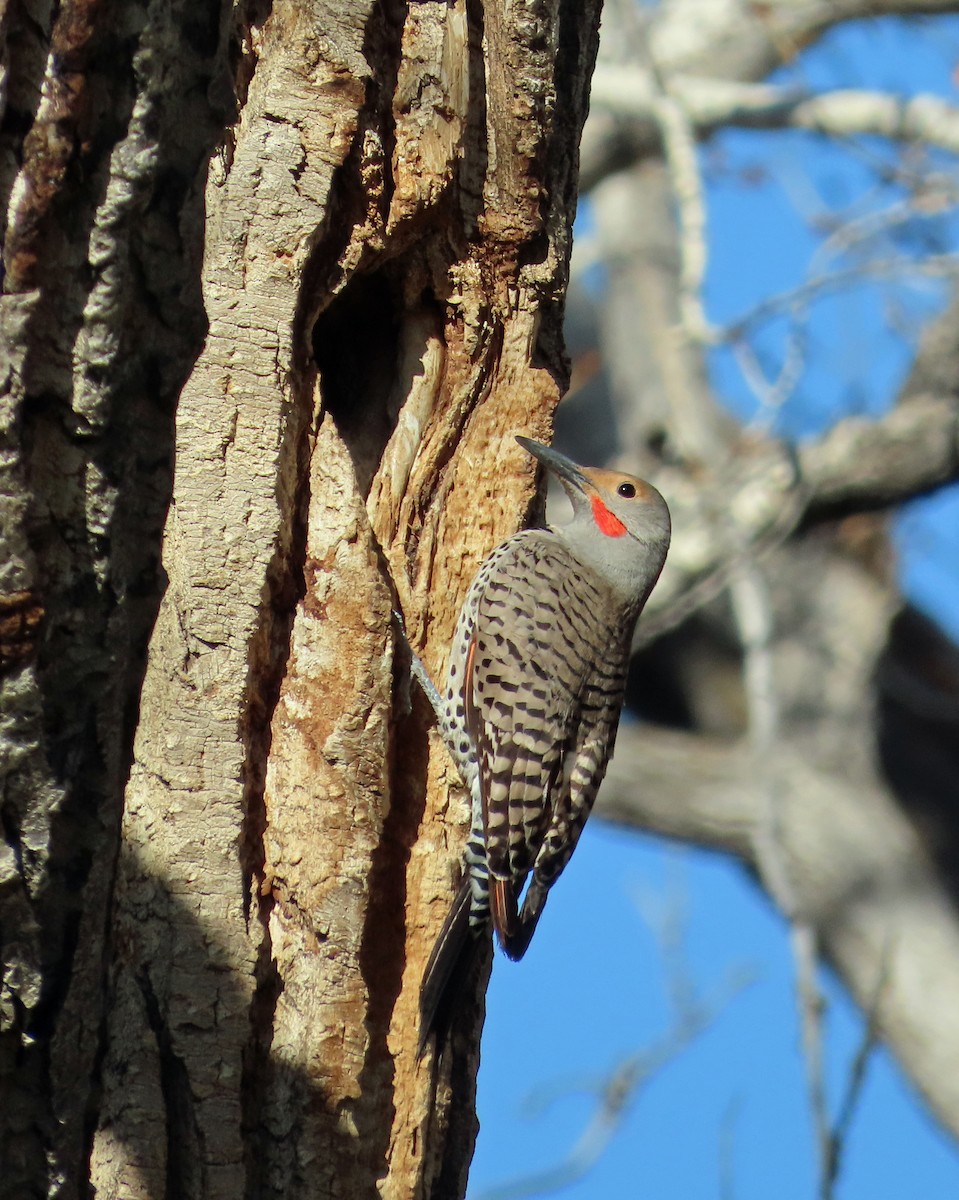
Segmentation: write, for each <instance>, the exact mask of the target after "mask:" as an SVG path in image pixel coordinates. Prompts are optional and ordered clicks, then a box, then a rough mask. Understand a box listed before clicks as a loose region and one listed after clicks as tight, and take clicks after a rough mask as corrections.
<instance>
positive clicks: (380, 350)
mask: <svg viewBox="0 0 959 1200" xmlns="http://www.w3.org/2000/svg"><path fill="white" fill-rule="evenodd" d="M401 305H402V298H401V296H400V294H399V290H398V289H397V288H394V287H393V285H392V284H391V283H390V281H389V280H388V279H387V278H386V276H385V275H384V274H383V273H382V272H380V273H377V274H375V275H358V276H356V277H355V278H354V279H352V280H351V281H350V283H349V284H348V285H347V286H346V287H345V288H344V289H343V291H342V292H341V293H340V295H339V296H337V297H336V299H335V300H334V301H333V302H332V304H331V305H330V306H329V308H327V309H326V310H325V311H324V312H323V313H322V314H321V315H320V317H319V318H318V319H317V322H316V324H315V325H314V327H313V354H314V356H315V358H316V364H317V367H318V368H319V372H320V385H321V388H322V392H323V405H324V408H325V410H326V411H327V412H328V413H329V414H330V416H331V417H332V418H333V420H334V422H335V423H336V428H337V430H338V431H339V433H340V436H341V437H342V438H343V441H344V442H345V443H346V446H347V449H348V450H349V452H350V455H351V456H352V458H353V465H354V467H355V469H356V478H357V482H358V484H359V487H360V490H361V491H362V493H363V495H364V496H365V495H366V494H367V493H368V492H369V488H370V482H371V480H372V478H373V474H374V472H375V471H376V468H377V466H378V465H379V462H380V459H381V457H382V455H383V451H384V449H385V448H386V443H387V442H388V441H389V438H390V434H391V433H392V432H393V428H394V426H395V425H396V416H397V404H398V397H397V396H396V394H395V393H396V382H397V374H398V358H399V348H400V326H399V322H398V320H397V313H398V312H400V311H401Z"/></svg>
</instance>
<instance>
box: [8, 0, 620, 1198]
mask: <svg viewBox="0 0 959 1200" xmlns="http://www.w3.org/2000/svg"><path fill="white" fill-rule="evenodd" d="M0 20H2V22H3V24H2V27H0V28H2V32H3V34H4V37H5V46H6V59H5V62H6V66H7V80H6V82H7V87H6V93H5V97H6V102H7V111H6V116H7V122H6V124H5V126H4V129H5V136H6V143H5V146H4V158H3V160H2V164H0V166H2V171H3V180H2V181H3V186H4V195H5V197H7V198H9V219H8V229H7V239H6V259H5V267H6V293H7V294H6V295H5V296H4V298H3V321H4V327H3V334H4V338H5V340H6V345H7V347H8V348H9V349H10V350H11V354H10V358H9V361H8V363H7V364H6V365H5V370H4V378H5V385H6V387H5V392H6V398H7V401H8V405H7V407H6V408H5V410H4V411H5V417H4V436H5V438H6V439H7V446H8V449H7V452H6V457H5V459H4V468H3V469H4V486H3V503H4V505H5V506H6V509H7V511H6V513H5V517H6V518H7V519H6V520H5V522H4V536H5V538H9V553H8V554H7V555H5V556H4V561H5V564H6V565H5V567H4V573H3V597H4V611H3V614H2V619H3V624H2V626H0V634H2V637H3V647H4V654H5V658H4V665H5V666H6V667H7V668H8V670H7V673H6V675H5V676H4V683H5V687H6V692H5V699H4V710H3V711H4V723H5V728H4V739H5V757H4V776H5V790H4V798H3V821H4V835H5V840H4V842H3V844H2V848H3V854H4V856H5V857H4V858H3V859H2V860H0V861H2V867H0V869H2V872H3V874H2V879H3V888H2V891H0V905H2V917H3V920H2V926H0V928H2V929H3V930H4V935H3V944H2V951H3V955H4V973H3V992H2V1008H0V1023H2V1024H0V1030H2V1032H0V1037H2V1039H3V1040H2V1049H0V1054H2V1058H0V1091H2V1096H3V1102H2V1103H0V1138H2V1139H3V1142H2V1145H3V1161H4V1175H3V1184H2V1189H3V1190H7V1189H8V1188H12V1189H13V1191H14V1192H16V1191H17V1189H18V1188H19V1189H20V1192H19V1193H18V1194H30V1195H46V1194H53V1193H54V1192H56V1193H57V1194H62V1195H72V1194H73V1195H75V1194H78V1193H79V1192H80V1191H82V1190H84V1189H85V1188H86V1187H88V1186H93V1187H95V1188H96V1190H97V1193H98V1195H101V1196H106V1197H110V1196H117V1197H121V1196H122V1197H124V1200H129V1198H131V1197H136V1196H143V1197H147V1196H155V1195H159V1194H171V1195H172V1194H176V1195H182V1196H197V1197H199V1196H203V1197H216V1196H224V1197H227V1196H229V1197H231V1198H234V1197H236V1196H238V1195H241V1194H244V1193H245V1194H248V1195H251V1196H253V1195H255V1196H269V1195H277V1196H279V1195H283V1196H301V1195H302V1196H307V1195H309V1196H334V1195H342V1196H350V1197H354V1196H366V1195H373V1194H382V1195H387V1196H404V1197H405V1196H412V1195H424V1196H425V1195H435V1196H444V1197H445V1196H456V1195H460V1194H462V1193H463V1191H464V1190H465V1178H466V1170H467V1167H468V1163H469V1158H470V1154H471V1149H472V1142H473V1138H474V1136H475V1130H476V1122H475V1112H474V1107H473V1093H474V1084H475V1071H476V1064H477V1039H478V1031H479V1025H480V1022H481V1004H480V1003H479V1002H478V1001H477V1004H476V1005H475V1007H473V1009H472V1010H470V1009H469V1006H468V1005H467V1006H466V1008H465V1009H464V1013H463V1018H462V1028H457V1029H456V1030H454V1034H453V1038H452V1042H451V1045H450V1047H449V1048H448V1051H447V1053H446V1054H445V1055H444V1056H443V1058H442V1061H441V1062H438V1063H437V1062H434V1061H432V1060H431V1058H430V1057H429V1056H427V1057H426V1058H424V1059H423V1060H422V1061H417V1059H416V1053H415V1051H416V1045H417V1040H418V1032H419V1031H418V1028H417V993H418V988H419V981H420V975H421V973H422V969H423V966H424V964H425V960H426V956H427V954H428V952H429V948H430V943H431V940H432V937H433V936H434V934H435V932H436V930H437V929H438V926H439V924H440V922H441V921H442V918H443V915H444V910H445V907H446V905H447V903H448V902H449V900H450V898H451V896H452V893H453V888H454V882H455V876H456V873H457V870H458V861H459V856H460V850H461V840H462V835H463V829H464V822H465V808H464V806H463V804H462V802H461V798H459V797H458V794H457V790H456V780H455V777H454V773H453V771H452V768H451V767H450V766H449V764H448V763H447V762H446V760H445V757H444V753H443V751H442V750H441V749H440V748H439V746H438V745H437V744H436V742H435V741H434V740H433V738H432V735H430V734H429V733H428V728H427V727H428V720H427V714H426V712H425V711H424V707H423V704H422V701H421V698H419V697H418V696H414V704H413V709H412V712H408V711H407V704H406V702H407V698H408V691H407V685H406V681H405V678H404V669H403V665H402V663H400V662H398V661H397V656H396V654H395V629H394V627H393V624H392V621H391V612H392V610H393V609H394V607H399V608H401V609H402V611H403V613H404V615H405V619H406V623H407V629H408V631H409V635H410V637H411V639H412V640H413V642H414V643H415V644H416V646H417V647H418V648H419V649H420V650H421V651H422V653H423V654H424V657H425V659H426V661H427V662H428V664H429V665H430V666H431V667H432V668H433V670H434V671H436V672H437V673H439V671H440V669H441V667H442V664H443V659H444V648H445V645H446V643H447V641H448V638H449V635H450V631H451V628H452V624H453V620H454V618H455V614H456V611H457V608H458V605H459V602H460V599H461V597H462V595H463V594H464V592H465V589H466V587H467V585H468V583H469V580H470V577H471V574H472V572H473V570H474V568H475V565H476V563H477V561H478V560H479V559H480V558H481V557H482V556H483V555H485V553H486V552H487V551H488V550H489V549H490V548H491V546H492V545H493V544H495V543H496V542H497V541H499V540H500V539H502V538H503V537H504V536H506V535H507V534H509V533H510V532H512V531H513V530H515V529H516V528H517V527H518V526H519V524H520V523H521V521H522V519H523V518H524V516H525V515H526V512H527V509H528V507H529V504H530V500H531V496H532V489H533V483H534V472H533V469H532V466H531V465H530V464H529V463H528V462H527V461H524V456H523V454H522V452H521V451H520V449H519V447H517V446H516V445H515V443H514V441H513V434H514V433H517V432H525V433H531V434H533V435H534V436H537V437H541V438H545V439H548V438H549V432H550V425H551V414H552V409H553V407H554V406H555V404H556V401H557V399H558V397H559V395H560V394H561V392H562V390H563V388H564V386H565V377H566V362H565V358H564V354H563V351H562V335H561V320H562V309H563V291H564V287H565V280H566V273H567V264H568V255H569V244H570V227H571V222H572V217H573V211H574V205H575V195H576V162H577V146H578V139H579V134H580V130H581V127H582V123H583V120H584V118H585V111H586V97H587V89H588V79H589V73H590V71H591V68H592V62H593V59H594V57H595V50H596V37H597V32H596V31H597V24H598V6H597V5H594V4H587V5H583V4H578V3H576V4H573V3H566V2H560V0H557V2H556V3H553V4H549V5H544V6H541V7H537V8H534V9H524V10H523V13H522V14H516V13H512V14H510V13H507V12H506V11H504V10H503V8H502V6H500V5H488V6H485V5H483V4H480V3H472V2H470V3H466V0H458V2H454V3H446V2H445V0H444V2H442V3H439V2H436V3H433V2H430V0H427V2H425V3H421V4H416V5H411V6H406V5H401V4H385V5H377V4H373V3H355V2H347V0H340V2H339V3H320V2H319V0H313V2H309V3H304V2H302V0H275V2H274V3H273V4H272V5H257V4H254V3H250V4H248V5H245V6H238V7H237V8H236V9H235V11H234V12H233V14H232V15H231V14H228V12H227V11H226V6H225V5H222V4H219V3H217V4H214V3H208V4H202V5H200V4H195V3H191V4H186V3H183V4H178V3H172V4H170V3H167V4H160V3H149V2H147V0H143V2H142V3H126V4H122V5H117V4H115V5H110V4H108V3H95V2H93V0H90V2H88V3H85V4H83V3H79V2H77V3H72V4H64V5H62V6H61V8H60V9H59V11H58V12H57V13H56V16H55V18H54V9H53V5H52V4H44V3H42V2H40V0H38V2H36V3H33V4H30V3H28V2H27V0H24V3H22V4H20V5H17V4H12V5H6V6H4V7H3V9H2V15H0ZM231 90H232V91H235V94H236V97H237V101H236V114H235V119H234V120H233V121H232V123H231V121H230V117H231V110H232V105H233V101H232V98H231ZM38 99H39V106H38ZM25 131H26V133H25V136H24V132H25ZM214 146H216V151H215V154H214V155H213V158H212V162H211V163H210V170H209V176H208V179H207V181H206V186H205V194H204V186H203V181H204V178H205V174H206V167H207V162H208V159H209V156H210V152H211V150H212V149H213V148H214ZM201 238H202V239H203V240H202V242H201ZM201 244H202V247H203V249H202V263H201V261H200V247H201ZM201 287H202V306H201V294H200V288H201ZM205 322H206V323H208V328H207V329H206V340H205V343H203V345H202V352H200V348H201V341H202V339H203V334H204V329H205V328H206V325H205ZM198 353H199V357H198V358H196V356H197V354H198ZM194 358H196V365H195V367H194V369H193V371H192V374H190V377H189V381H188V382H187V384H186V386H185V387H183V390H182V394H180V398H179V408H178V411H177V416H176V431H175V439H176V441H175V447H174V443H173V439H174V423H173V414H174V408H175V402H176V398H177V394H178V393H179V392H180V388H181V386H182V384H183V381H184V379H185V377H186V376H187V374H188V373H189V372H190V367H191V365H192V363H193V360H194ZM174 450H175V461H176V484H175V487H174V488H173V489H172V493H171V487H172V463H173V461H174ZM168 503H169V505H170V507H169V516H168V519H167V523H166V531H165V535H164V538H163V561H162V568H161V567H160V565H159V562H158V552H159V548H160V535H161V527H162V522H163V517H164V513H165V510H166V507H167V504H168ZM164 579H165V580H166V591H165V594H164V595H163V599H162V603H160V595H161V591H162V583H163V581H164ZM158 603H160V607H159V612H157V605H158ZM154 617H156V625H155V629H154V631H153V635H152V640H151V642H150V650H149V665H148V666H146V671H145V676H144V666H145V664H144V650H145V643H146V638H147V635H148V632H149V629H150V626H151V623H152V622H153V620H154ZM141 683H142V694H141V693H140V685H141ZM138 697H139V724H138V725H137V727H136V737H135V743H134V742H133V729H134V726H135V725H136V719H135V714H136V712H137V702H138ZM131 753H132V767H131V765H130V764H131ZM128 769H129V772H130V775H129V783H128V786H127V788H126V794H125V803H122V797H123V785H124V781H125V776H126V773H127V771H128Z"/></svg>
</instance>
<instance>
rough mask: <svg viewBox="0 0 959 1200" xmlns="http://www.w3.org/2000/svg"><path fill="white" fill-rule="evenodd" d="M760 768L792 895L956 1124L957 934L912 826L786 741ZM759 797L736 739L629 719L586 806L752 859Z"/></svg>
mask: <svg viewBox="0 0 959 1200" xmlns="http://www.w3.org/2000/svg"><path fill="white" fill-rule="evenodd" d="M769 771H770V777H771V778H772V779H773V781H774V783H775V786H776V787H777V789H778V791H779V794H780V797H781V799H782V805H783V813H784V826H783V839H784V846H785V853H786V855H787V857H788V860H789V863H790V869H791V877H792V879H793V881H794V886H795V888H796V895H797V902H798V903H799V904H800V906H801V908H802V911H803V912H804V913H805V914H806V915H807V917H808V919H809V921H810V922H811V924H812V925H813V927H814V928H815V930H816V933H817V937H818V939H819V943H820V945H821V946H822V948H823V950H824V952H825V954H826V956H827V957H828V958H829V959H830V960H831V961H832V962H833V963H834V964H835V966H836V967H837V969H838V970H839V972H840V974H841V975H842V977H843V978H844V979H845V981H846V982H847V984H848V986H849V987H850V989H851V990H852V992H853V995H854V996H855V998H856V1000H857V1002H858V1003H859V1004H860V1005H861V1006H862V1007H863V1009H864V1011H866V1012H871V1011H872V1010H874V1009H876V1010H877V1011H876V1016H875V1020H876V1028H877V1029H878V1030H879V1032H880V1033H881V1035H882V1037H883V1038H884V1040H885V1041H886V1042H887V1043H888V1044H889V1046H890V1047H891V1048H892V1049H893V1050H894V1052H895V1053H896V1054H897V1055H898V1056H899V1057H900V1059H901V1060H902V1061H903V1062H904V1063H908V1065H909V1073H910V1075H911V1077H912V1078H913V1080H914V1081H915V1082H916V1084H917V1086H918V1087H919V1088H920V1090H921V1091H922V1093H923V1095H924V1096H925V1098H926V1100H927V1101H928V1103H929V1105H930V1107H931V1109H932V1110H933V1112H934V1113H936V1114H937V1115H938V1117H939V1119H940V1120H941V1121H942V1122H943V1124H944V1125H946V1126H947V1127H948V1128H950V1129H951V1130H952V1131H953V1132H957V1131H959V1062H957V1061H954V1059H955V1057H956V1055H957V1053H959V1049H957V1045H956V1038H955V1028H954V1027H955V1012H954V1003H953V997H954V996H956V995H957V994H959V929H957V926H956V919H955V913H954V910H953V908H952V905H951V903H950V901H949V898H948V896H947V895H946V894H945V892H944V891H943V889H942V887H941V886H940V885H939V883H938V882H937V879H936V876H935V872H934V871H933V870H932V869H931V867H930V866H929V864H928V862H927V861H926V859H925V854H924V852H923V850H922V848H921V846H920V845H919V843H918V841H917V838H916V834H915V832H914V830H913V829H912V827H911V825H910V824H909V822H908V821H907V820H906V818H905V817H904V816H903V815H902V814H901V813H900V812H899V811H898V809H897V808H896V807H895V805H894V803H893V802H892V800H891V799H890V798H889V796H888V794H887V793H886V790H885V788H884V787H883V786H882V784H881V783H880V781H879V780H878V779H875V780H874V781H873V782H871V783H870V782H868V780H867V779H865V778H863V777H862V776H857V778H856V780H855V781H851V780H850V778H849V777H848V776H843V775H842V774H841V773H840V772H838V771H836V770H829V769H824V768H823V767H821V766H819V765H817V763H816V762H815V761H813V760H812V758H811V756H810V755H809V754H808V753H805V752H803V750H802V749H801V748H797V747H796V746H792V745H788V744H781V745H780V746H779V747H778V748H777V750H776V752H775V754H774V756H773V757H772V759H771V761H770V764H769ZM762 805H763V787H762V786H761V785H760V784H759V782H758V781H757V779H756V772H755V769H754V761H753V756H752V753H751V751H750V749H749V748H748V747H747V746H746V745H745V744H742V743H738V742H737V743H732V744H729V743H719V742H715V741H709V740H708V739H705V738H702V737H693V736H690V735H685V734H678V733H672V732H667V731H664V730H662V729H658V728H648V727H647V728H638V727H634V728H626V729H623V730H622V732H621V735H620V739H619V742H618V743H617V750H616V757H615V758H614V760H613V762H612V764H611V766H610V770H609V773H608V775H607V779H606V783H605V784H604V787H603V790H602V791H601V792H600V796H599V801H598V806H597V811H598V812H599V813H600V814H601V815H602V816H604V817H605V818H606V819H608V820H611V821H614V822H616V823H618V824H623V825H629V826H632V827H636V828H641V829H645V830H648V831H650V832H655V833H658V834H661V835H664V836H667V837H674V838H678V839H680V840H682V841H691V842H695V843H698V844H700V845H704V846H708V847H710V848H712V849H718V850H724V851H727V852H730V853H733V854H735V855H737V856H738V857H740V858H741V859H742V860H743V861H744V862H745V863H746V864H747V865H749V866H750V867H755V863H754V861H753V841H754V832H755V830H756V828H757V827H758V825H759V822H760V821H761V819H762V818H761V811H762ZM883 979H884V980H885V983H884V984H883V985H882V988H881V990H877V989H880V981H881V980H883ZM877 995H879V997H880V999H879V1002H878V1004H877V1000H876V997H877Z"/></svg>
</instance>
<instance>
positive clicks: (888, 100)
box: [590, 62, 959, 154]
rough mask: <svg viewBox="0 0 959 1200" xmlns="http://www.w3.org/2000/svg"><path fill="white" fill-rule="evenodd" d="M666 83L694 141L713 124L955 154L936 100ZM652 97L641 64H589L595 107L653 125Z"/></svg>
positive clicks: (949, 122)
mask: <svg viewBox="0 0 959 1200" xmlns="http://www.w3.org/2000/svg"><path fill="white" fill-rule="evenodd" d="M666 85H667V87H668V89H669V94H670V95H671V96H672V97H673V98H674V99H675V101H676V102H677V103H679V104H681V105H682V108H683V111H684V113H685V114H686V117H687V119H688V121H689V122H690V124H691V125H692V127H693V128H694V130H695V131H696V133H697V134H698V135H700V136H703V135H706V134H708V133H711V132H712V131H713V130H715V129H716V128H717V127H719V126H721V125H736V126H740V127H744V128H748V129H786V128H791V129H804V130H807V131H808V132H810V133H822V134H828V135H829V136H832V137H854V136H864V135H875V136H877V137H885V138H889V139H891V140H893V141H916V142H923V143H924V144H926V145H929V146H937V147H938V148H939V149H942V150H948V151H950V152H952V153H954V154H959V107H957V106H956V105H954V104H949V103H948V102H947V101H945V100H942V99H940V98H939V97H938V96H933V95H928V94H920V95H918V96H896V95H893V94H891V93H889V92H875V91H864V90H859V89H850V88H844V89H837V90H835V91H831V92H823V93H821V94H819V95H810V94H809V93H807V92H800V91H797V90H796V89H795V88H785V87H775V86H772V85H770V84H765V83H739V82H731V81H729V80H725V79H707V78H703V77H700V76H692V75H670V76H668V77H667V78H666ZM659 97H660V92H659V89H658V88H657V85H656V81H655V79H654V77H653V75H652V72H651V71H649V70H645V69H644V68H642V67H641V66H623V65H620V64H618V63H605V62H604V63H599V64H598V65H597V67H596V71H595V73H594V75H593V84H592V91H591V97H590V99H591V104H592V106H593V107H594V108H596V109H602V110H605V111H606V112H609V113H612V114H613V115H614V116H618V117H627V118H633V119H635V120H639V121H650V122H652V121H656V120H657V108H658V105H659Z"/></svg>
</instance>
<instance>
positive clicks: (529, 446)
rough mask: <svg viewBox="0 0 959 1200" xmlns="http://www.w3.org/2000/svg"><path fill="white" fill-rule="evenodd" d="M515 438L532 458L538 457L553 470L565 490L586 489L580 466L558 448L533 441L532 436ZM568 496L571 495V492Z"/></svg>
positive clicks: (583, 490) (578, 490)
mask: <svg viewBox="0 0 959 1200" xmlns="http://www.w3.org/2000/svg"><path fill="white" fill-rule="evenodd" d="M516 440H517V441H518V442H519V444H520V445H521V446H522V447H523V449H524V450H527V451H528V452H529V453H530V454H532V456H533V458H537V459H539V461H540V462H541V463H542V464H543V466H544V467H546V468H547V470H549V471H552V472H553V474H554V475H555V476H556V478H557V479H558V480H559V481H560V483H562V485H563V487H564V488H566V491H567V492H569V491H570V487H572V488H575V489H576V491H577V492H580V493H582V492H585V491H586V488H587V487H588V486H589V481H588V480H587V478H586V476H585V475H584V474H583V471H582V468H581V467H578V466H577V465H576V463H574V462H573V460H572V459H571V458H567V457H566V455H565V454H560V453H559V451H558V450H553V449H551V448H550V447H549V446H544V445H543V443H542V442H534V441H533V439H532V438H527V437H517V439H516ZM570 496H572V493H571V492H570Z"/></svg>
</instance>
